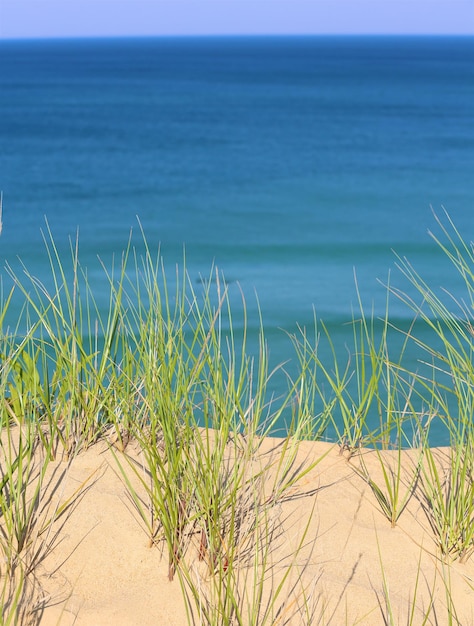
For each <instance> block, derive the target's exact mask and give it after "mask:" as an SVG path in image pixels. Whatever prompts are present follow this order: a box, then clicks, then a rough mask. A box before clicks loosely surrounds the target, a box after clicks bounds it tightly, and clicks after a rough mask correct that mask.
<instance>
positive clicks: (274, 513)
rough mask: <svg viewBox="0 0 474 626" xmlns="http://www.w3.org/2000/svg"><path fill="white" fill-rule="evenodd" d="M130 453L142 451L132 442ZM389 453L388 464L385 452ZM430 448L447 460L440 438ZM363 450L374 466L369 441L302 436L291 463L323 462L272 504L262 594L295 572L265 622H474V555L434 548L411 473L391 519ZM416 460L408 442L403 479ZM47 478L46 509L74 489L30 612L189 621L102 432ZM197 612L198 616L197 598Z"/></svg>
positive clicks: (250, 571) (90, 625)
mask: <svg viewBox="0 0 474 626" xmlns="http://www.w3.org/2000/svg"><path fill="white" fill-rule="evenodd" d="M280 447H281V441H280V440H276V439H268V440H266V441H265V442H264V445H263V446H262V448H261V455H263V456H264V457H267V458H275V459H277V458H278V455H279V454H280V453H281V449H280ZM127 453H129V454H130V455H135V456H136V458H139V452H138V447H135V446H134V445H133V443H132V444H130V446H129V448H128V449H127ZM386 454H387V459H386V460H387V466H390V462H391V461H390V459H389V455H390V454H391V453H389V452H387V453H386ZM437 454H438V455H439V459H440V462H442V460H443V455H445V454H446V450H443V449H440V450H438V451H437ZM267 455H268V456H267ZM361 457H363V459H364V466H365V467H366V469H368V470H369V471H370V473H371V476H374V477H376V476H377V472H380V467H381V466H380V463H379V461H378V459H377V456H376V454H375V453H374V451H369V450H361V451H358V452H357V453H356V454H355V455H353V456H352V458H350V459H348V458H347V455H344V454H341V453H340V449H339V447H338V446H336V445H333V444H329V443H323V442H316V443H313V442H302V443H301V444H300V446H299V449H298V454H297V457H296V459H295V462H294V467H295V468H297V467H302V466H303V465H304V464H312V463H314V462H316V461H318V462H317V464H316V465H315V466H314V467H313V469H311V471H310V472H309V473H307V474H306V475H305V476H304V477H303V478H302V479H301V480H300V481H299V482H298V483H297V484H296V485H293V486H292V487H291V489H289V490H288V491H287V492H286V493H285V494H284V496H283V497H282V498H281V499H280V500H276V501H275V502H273V503H271V504H270V505H269V512H270V513H269V514H270V516H271V523H272V532H271V545H270V550H269V558H268V560H267V562H266V566H265V570H266V571H265V575H264V579H265V582H264V592H263V599H262V605H264V604H265V602H266V601H267V600H268V598H271V597H272V595H274V594H275V590H277V589H278V585H279V582H280V581H281V580H282V579H283V578H284V575H285V572H288V571H289V572H290V574H289V576H288V577H287V578H286V579H285V580H284V589H282V590H281V591H279V593H278V594H277V596H278V597H277V601H276V602H275V605H274V607H273V609H272V618H271V619H270V618H268V620H267V621H265V623H272V624H308V623H311V624H325V625H326V624H327V625H329V624H331V625H334V626H339V625H342V624H350V625H352V624H366V625H373V626H379V625H380V624H439V625H443V624H449V623H453V624H462V625H463V626H468V625H469V624H473V623H474V559H467V562H466V563H460V562H459V561H450V560H448V559H446V558H443V559H442V558H441V556H440V553H439V550H438V548H437V545H436V540H435V537H434V533H433V530H432V528H431V526H430V522H429V518H428V515H427V512H426V511H425V502H424V500H423V496H422V490H421V489H420V488H419V485H418V484H417V485H415V488H414V491H413V495H412V497H411V498H410V499H409V501H408V504H407V506H406V508H405V510H404V511H403V512H402V513H401V515H400V518H399V520H398V522H397V524H396V526H395V527H393V528H392V527H391V524H390V522H389V521H388V519H387V518H386V517H385V516H384V515H383V513H382V511H381V508H380V505H379V503H378V502H377V499H376V498H375V497H374V494H373V491H372V489H371V488H370V486H369V485H368V483H367V482H366V481H365V480H364V479H363V477H362V476H361V475H360V473H359V472H358V471H356V469H355V468H358V467H360V459H361ZM415 464H416V453H415V452H414V451H413V450H412V451H407V452H404V453H403V468H404V470H406V477H404V479H403V480H404V482H405V484H408V483H409V481H410V476H411V475H413V468H414V467H415ZM45 484H46V486H47V487H46V491H45V493H44V495H43V497H42V502H43V503H45V504H44V507H46V509H47V510H52V509H54V507H58V506H60V503H61V502H63V503H64V502H66V501H67V500H68V498H69V497H70V496H71V495H74V497H73V499H72V500H71V505H70V506H69V508H68V509H67V510H66V511H65V512H64V513H63V514H62V515H61V516H60V517H59V519H57V520H56V521H55V522H54V524H53V525H52V527H51V528H50V529H48V531H47V539H46V541H45V543H46V544H47V545H48V549H47V550H46V551H45V553H44V557H43V558H42V559H41V561H40V562H39V563H38V565H37V567H36V569H35V573H36V576H37V586H38V589H39V588H40V589H41V594H40V595H39V596H38V595H37V597H36V600H37V606H38V607H40V608H39V609H38V611H37V612H35V614H34V616H35V619H36V620H37V621H36V623H39V624H41V626H53V625H54V626H56V625H57V624H61V625H63V624H64V625H67V626H69V625H72V624H74V625H76V626H101V625H104V626H105V625H109V624H116V625H117V626H131V625H138V624H140V625H143V626H147V625H150V626H151V625H152V624H153V625H156V624H163V625H167V626H182V625H184V624H186V623H187V619H188V618H187V614H186V609H185V602H184V595H183V590H182V588H181V586H180V582H179V580H178V577H177V576H175V579H174V580H173V581H171V582H170V581H169V580H168V567H167V558H166V555H165V554H162V553H161V551H160V549H159V546H158V547H157V546H153V547H152V548H150V547H149V541H148V537H147V534H146V529H145V528H144V525H143V522H142V520H141V519H140V516H139V515H138V514H137V510H136V507H135V506H134V503H133V502H132V500H131V498H130V496H129V495H128V493H127V489H126V486H125V484H124V480H123V478H122V476H121V475H120V472H119V471H118V468H117V463H116V460H115V458H114V455H113V453H112V452H111V450H110V448H109V447H108V446H107V445H106V444H105V443H104V442H99V443H98V444H96V445H94V446H92V447H91V448H89V449H88V450H86V451H85V452H81V453H79V454H78V455H77V456H76V457H75V458H73V459H72V461H70V462H69V463H66V462H65V461H64V460H62V461H61V460H57V461H54V462H53V463H51V464H50V465H49V467H48V475H47V480H46V482H45ZM268 519H270V518H268ZM301 537H304V539H303V541H301ZM185 560H186V563H187V566H188V567H189V570H190V571H192V572H195V575H196V577H199V580H200V584H201V585H202V589H203V596H205V594H206V581H208V579H209V576H210V574H209V572H208V571H206V568H205V567H204V566H203V563H202V562H199V561H198V549H197V547H196V546H195V545H193V543H192V542H191V543H190V545H189V546H188V549H187V552H186V557H185ZM251 561H252V559H249V562H248V563H245V561H244V560H243V561H242V563H241V564H239V570H240V571H241V574H242V579H241V581H243V586H242V595H241V598H242V605H243V606H244V605H245V603H246V602H247V600H246V598H247V599H248V595H247V596H246V595H245V591H244V590H245V588H247V587H246V586H249V585H250V589H252V588H253V589H254V588H255V585H254V583H253V582H252V580H253V578H252V577H253V576H254V573H255V571H257V569H256V568H255V567H254V565H255V563H252V562H251ZM288 568H290V570H288ZM211 575H212V574H211ZM197 579H198V578H196V580H197ZM244 612H245V611H244ZM449 616H451V617H449ZM193 619H194V623H196V624H200V623H205V622H204V621H202V620H201V618H200V616H199V612H198V611H197V610H195V611H194V618H193ZM450 619H452V620H453V621H449V620H450ZM216 623H218V622H216Z"/></svg>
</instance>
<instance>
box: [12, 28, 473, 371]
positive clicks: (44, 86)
mask: <svg viewBox="0 0 474 626" xmlns="http://www.w3.org/2000/svg"><path fill="white" fill-rule="evenodd" d="M0 89H1V105H0V106H1V115H0V142H1V143H0V146H1V149H0V189H2V190H3V232H2V236H1V238H0V259H1V262H0V266H1V267H3V266H4V264H5V262H8V263H9V264H11V265H13V266H14V267H17V268H18V267H19V262H18V260H17V259H18V258H20V259H21V260H22V261H23V262H24V263H25V265H26V266H27V267H28V268H29V269H30V270H31V271H32V272H33V273H35V274H36V275H38V276H39V277H40V278H44V279H46V276H47V274H48V269H47V267H48V264H47V258H46V255H45V252H44V245H43V243H42V238H41V229H44V226H45V216H46V218H47V219H48V222H49V224H50V225H51V229H52V231H53V234H54V238H55V241H56V243H57V244H58V246H59V247H60V248H65V247H67V241H68V237H69V236H72V237H74V236H75V233H76V230H77V229H79V233H80V256H81V261H82V264H83V265H85V266H87V267H88V269H89V271H90V274H91V276H92V277H94V276H97V277H98V278H97V285H98V289H99V290H100V289H101V288H102V287H103V285H102V286H101V282H100V280H101V279H100V276H101V269H100V264H99V262H98V260H97V256H100V258H101V259H103V261H104V262H105V264H106V265H108V264H110V263H111V259H112V256H113V255H114V254H119V253H120V251H121V250H122V249H123V248H124V246H125V245H126V243H127V240H128V235H129V231H130V229H131V228H134V230H135V231H138V230H139V229H138V228H137V216H138V217H139V219H140V222H141V224H142V225H143V228H144V231H145V233H146V236H147V239H148V243H149V244H150V246H151V247H152V248H153V249H157V248H158V246H161V251H162V254H163V257H164V261H165V265H166V267H168V268H170V269H171V273H173V271H174V270H173V267H174V264H175V263H181V262H182V258H183V248H185V250H186V266H187V269H188V271H189V273H190V276H191V279H192V280H193V281H197V280H198V277H199V276H200V275H204V276H206V275H207V274H208V273H209V271H210V268H211V266H212V264H216V265H217V266H218V267H219V268H220V269H221V270H222V271H223V272H224V274H225V276H226V278H227V280H228V281H229V282H230V284H231V286H232V285H234V286H235V290H234V291H235V294H236V295H235V298H236V301H238V299H239V296H238V285H240V286H241V288H242V290H243V292H244V294H245V296H246V301H247V306H248V315H249V324H250V326H251V328H253V329H255V330H256V329H257V328H258V323H259V316H258V307H260V309H261V312H262V316H263V321H264V325H265V329H266V332H267V336H268V340H269V346H270V355H271V358H272V361H273V363H275V364H276V363H278V362H281V361H285V360H287V359H289V358H292V351H291V345H290V343H289V341H288V339H287V337H286V335H285V333H284V332H282V331H281V330H280V329H285V330H289V331H293V330H294V329H295V328H296V324H300V325H303V326H304V325H312V320H313V308H314V309H315V310H316V313H317V315H318V317H319V318H322V319H323V320H324V321H325V322H326V324H327V325H328V326H329V327H330V328H331V329H332V332H333V333H334V334H335V336H337V338H338V341H339V345H341V346H343V345H344V344H345V343H346V342H347V343H350V342H351V337H352V330H351V328H350V326H348V325H347V324H345V322H347V321H348V320H350V319H351V317H352V313H353V309H354V307H356V308H357V298H356V290H355V287H354V271H355V272H356V274H357V282H358V286H359V289H360V292H361V296H362V299H363V301H364V303H365V305H366V307H367V309H368V310H370V309H371V307H372V306H373V307H374V310H375V313H376V314H381V313H383V311H384V308H385V300H386V293H385V290H384V288H383V286H381V284H380V281H381V282H386V281H387V276H388V272H389V271H391V279H390V280H391V282H392V283H393V284H396V285H400V286H402V287H403V286H404V284H405V283H404V280H403V278H402V277H401V276H400V274H399V272H397V270H396V268H395V256H394V254H393V250H395V251H396V252H397V253H398V254H400V255H402V256H404V255H406V256H407V257H408V258H409V259H410V261H411V262H412V263H413V265H414V266H415V267H416V268H417V269H418V270H419V271H420V272H421V273H422V275H423V276H424V277H425V278H426V280H427V282H428V283H429V284H430V285H433V286H435V287H438V286H442V287H446V288H447V289H449V290H451V291H453V292H454V293H455V294H456V295H459V297H461V295H462V293H461V291H462V282H461V281H460V280H459V277H456V274H455V272H454V271H453V269H452V267H451V266H450V265H449V263H447V261H446V259H445V258H444V257H443V255H442V254H441V253H440V252H439V250H438V249H437V246H436V245H435V244H434V242H433V241H432V239H431V238H430V237H429V235H428V233H427V231H428V230H429V229H431V230H434V231H435V232H439V230H438V231H437V227H436V221H435V218H434V216H433V212H432V210H433V209H434V211H435V212H436V213H437V214H438V215H442V207H445V209H446V210H447V211H448V212H449V215H450V216H451V218H452V219H453V221H454V222H455V224H456V226H457V228H458V229H459V231H460V232H461V234H462V235H463V236H464V238H465V239H466V240H467V241H470V240H472V239H474V202H473V200H474V183H473V179H474V176H473V173H474V38H473V37H373V36H372V37H236V38H232V37H227V38H219V37H213V38H149V39H148V38H143V39H76V40H73V39H72V40H31V41H29V40H22V41H20V40H18V41H14V40H11V41H7V40H4V41H0ZM1 273H2V278H3V281H4V282H5V283H6V284H8V280H9V279H8V275H7V273H6V272H5V271H4V270H1ZM196 284H198V283H197V282H196ZM254 292H256V293H257V294H258V304H257V301H256V299H255V296H254ZM390 310H391V314H392V316H393V318H394V319H396V320H399V321H400V323H402V324H403V323H408V321H409V319H410V317H411V313H410V311H408V310H407V308H405V307H404V306H402V305H401V304H400V303H399V302H397V301H394V302H393V303H392V304H391V309H390Z"/></svg>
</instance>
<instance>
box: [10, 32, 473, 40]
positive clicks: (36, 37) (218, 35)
mask: <svg viewBox="0 0 474 626" xmlns="http://www.w3.org/2000/svg"><path fill="white" fill-rule="evenodd" d="M272 37H273V38H282V39H283V38H309V37H313V38H316V37H340V38H343V37H347V38H349V37H354V38H356V37H393V38H401V37H406V38H409V37H418V38H421V37H446V38H448V37H449V38H472V37H474V32H473V33H435V32H433V33H425V32H419V33H418V32H414V33H404V32H394V33H391V32H377V33H374V32H354V33H347V32H342V33H341V32H332V33H160V34H144V33H143V34H91V35H87V34H83V35H80V34H78V35H19V36H18V35H17V36H7V37H4V36H2V35H0V41H39V40H65V39H68V40H70V39H211V38H216V39H217V38H219V39H237V38H239V39H241V38H242V39H243V38H272Z"/></svg>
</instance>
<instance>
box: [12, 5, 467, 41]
mask: <svg viewBox="0 0 474 626" xmlns="http://www.w3.org/2000/svg"><path fill="white" fill-rule="evenodd" d="M285 33H288V34H298V33H344V34H345V33H422V34H429V33H434V34H474V0H0V38H10V37H69V36H97V35H99V36H100V35H105V36H109V35H112V36H113V35H185V34H285Z"/></svg>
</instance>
